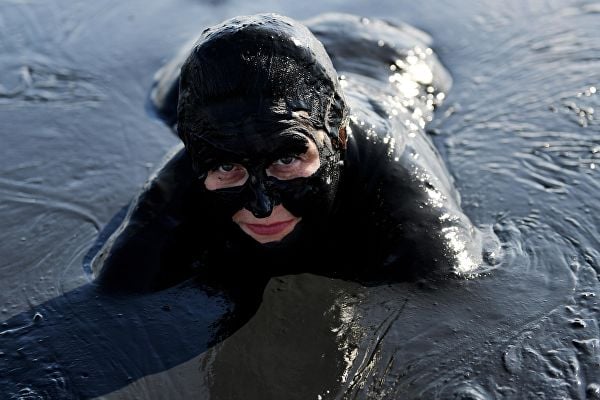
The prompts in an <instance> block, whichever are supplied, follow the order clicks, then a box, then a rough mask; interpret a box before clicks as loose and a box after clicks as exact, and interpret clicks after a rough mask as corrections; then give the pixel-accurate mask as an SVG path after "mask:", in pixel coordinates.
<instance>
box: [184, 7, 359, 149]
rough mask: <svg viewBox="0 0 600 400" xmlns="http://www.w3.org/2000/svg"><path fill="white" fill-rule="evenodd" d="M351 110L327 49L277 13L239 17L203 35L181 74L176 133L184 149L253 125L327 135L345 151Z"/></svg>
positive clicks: (301, 28) (255, 126) (260, 127)
mask: <svg viewBox="0 0 600 400" xmlns="http://www.w3.org/2000/svg"><path fill="white" fill-rule="evenodd" d="M347 116H348V110H347V105H346V102H345V100H344V96H343V92H342V89H341V86H340V83H339V81H338V77H337V73H336V71H335V69H334V67H333V65H332V63H331V60H330V58H329V56H328V55H327V53H326V51H325V49H324V47H323V45H322V44H321V43H320V42H319V41H318V40H317V39H316V37H315V36H314V35H313V34H312V33H311V32H310V31H309V30H308V29H307V28H306V27H305V26H304V25H302V24H300V23H299V22H297V21H294V20H292V19H290V18H288V17H284V16H281V15H277V14H258V15H252V16H241V17H236V18H232V19H230V20H227V21H225V22H223V23H221V24H218V25H215V26H213V27H210V28H208V29H206V30H205V31H204V32H203V33H202V35H201V36H200V38H199V39H198V40H197V42H196V44H195V45H194V47H193V49H192V51H191V53H190V54H189V56H188V58H187V59H186V61H185V62H184V64H183V66H182V68H181V78H180V86H179V101H178V108H177V119H178V123H177V131H178V134H179V136H180V138H181V139H182V140H183V142H184V144H185V145H186V147H187V146H188V145H190V143H194V142H198V140H200V141H208V142H211V141H212V140H211V139H210V137H211V135H212V134H215V133H217V134H218V135H222V134H223V132H230V134H231V135H235V134H236V133H235V132H236V131H239V130H240V129H244V127H245V126H248V125H252V126H253V127H254V128H255V129H257V130H258V129H260V130H261V131H264V130H268V131H272V132H275V131H278V130H281V129H286V128H290V126H293V125H294V124H299V123H301V124H303V125H304V126H306V125H309V126H311V127H312V128H314V129H322V130H324V131H325V132H326V133H327V134H328V135H329V137H330V138H331V141H332V143H333V145H334V147H336V148H338V149H341V148H343V147H344V146H345V125H346V122H347Z"/></svg>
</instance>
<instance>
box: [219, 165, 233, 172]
mask: <svg viewBox="0 0 600 400" xmlns="http://www.w3.org/2000/svg"><path fill="white" fill-rule="evenodd" d="M217 170H219V171H221V172H231V171H232V170H233V164H221V165H219V166H218V167H217Z"/></svg>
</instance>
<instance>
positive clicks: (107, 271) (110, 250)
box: [93, 146, 196, 291]
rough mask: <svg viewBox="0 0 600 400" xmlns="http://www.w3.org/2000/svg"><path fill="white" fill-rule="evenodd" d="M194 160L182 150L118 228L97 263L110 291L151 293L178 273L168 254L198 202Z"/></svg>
mask: <svg viewBox="0 0 600 400" xmlns="http://www.w3.org/2000/svg"><path fill="white" fill-rule="evenodd" d="M195 181H196V179H195V176H194V175H193V172H192V168H191V164H190V160H189V158H188V156H187V153H186V152H185V150H184V149H183V148H182V147H181V146H179V147H178V148H177V149H175V150H174V151H172V152H171V153H170V154H169V156H168V157H167V159H166V161H165V162H164V163H163V165H162V166H161V167H160V168H159V169H158V170H157V172H156V173H155V174H153V176H151V177H150V179H149V180H148V182H147V183H146V185H145V186H144V188H143V189H142V191H141V193H140V194H139V195H138V196H137V198H136V199H135V200H134V201H133V203H132V204H131V206H130V208H129V211H128V213H127V216H126V217H125V219H124V221H123V222H122V223H121V225H120V227H119V228H118V229H117V230H116V232H115V233H113V235H112V236H111V237H110V239H109V240H108V241H107V243H106V244H105V245H104V246H103V248H102V250H101V251H100V252H99V254H98V255H97V256H96V257H95V259H94V261H93V267H94V268H93V269H94V270H95V271H98V270H100V272H99V275H98V279H97V283H98V285H100V286H101V287H102V288H104V289H107V290H122V291H148V290H152V289H155V288H157V287H159V286H161V282H160V280H161V279H164V277H165V276H168V275H169V274H177V273H180V272H181V271H177V270H176V269H177V268H178V267H181V266H178V265H167V264H166V263H164V260H163V259H164V252H165V251H166V248H167V246H168V245H169V241H171V240H172V237H173V235H174V232H175V231H176V230H177V228H178V227H179V226H180V225H181V224H182V223H183V222H184V221H185V220H186V219H187V218H189V214H190V212H191V210H192V208H191V204H192V202H193V198H194V193H195V191H194V182H195Z"/></svg>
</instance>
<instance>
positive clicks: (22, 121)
mask: <svg viewBox="0 0 600 400" xmlns="http://www.w3.org/2000/svg"><path fill="white" fill-rule="evenodd" d="M364 7H365V5H364V4H362V3H358V2H346V3H343V4H342V3H339V2H335V4H333V3H327V2H325V3H324V2H317V3H307V4H301V5H299V4H298V3H297V2H281V1H277V2H263V3H261V4H255V3H244V4H243V5H241V4H237V3H219V5H217V6H215V5H213V4H208V5H207V4H204V3H201V2H195V3H190V2H184V1H181V2H178V1H176V2H175V3H172V2H171V3H169V4H166V3H163V2H160V3H158V2H157V3H154V2H144V4H141V3H137V2H127V3H123V2H109V3H104V4H102V5H90V4H87V3H86V4H80V3H77V2H72V3H68V4H66V3H63V4H61V5H60V7H58V6H57V5H56V4H54V3H52V2H44V3H39V2H16V1H8V2H5V3H3V4H2V5H1V6H0V9H1V10H0V16H1V17H0V32H1V33H2V37H6V38H9V39H7V40H6V41H2V42H0V47H1V48H2V50H3V51H2V52H0V54H1V55H0V69H1V70H2V72H3V74H2V75H1V77H0V83H1V84H2V86H3V88H2V90H1V91H0V92H1V93H3V94H5V96H4V97H2V98H1V99H0V103H1V104H2V107H0V120H1V121H2V124H3V129H2V130H1V131H2V133H1V135H2V140H3V148H4V149H5V151H4V153H3V157H1V158H0V170H1V171H2V180H1V182H0V189H1V190H0V198H1V200H2V201H1V203H2V204H3V205H4V206H3V207H2V208H0V213H1V219H2V221H3V224H4V225H3V229H2V230H1V231H0V235H2V236H1V237H2V240H1V241H0V252H1V253H2V256H3V264H2V267H1V268H0V282H2V283H1V286H2V291H0V298H1V299H2V301H1V302H0V304H1V306H2V309H1V310H0V312H1V314H0V316H2V319H4V320H5V322H6V324H5V325H3V326H2V332H6V333H4V336H2V337H1V339H0V352H2V354H0V370H1V372H0V386H1V387H2V390H1V391H2V393H11V394H16V396H19V395H20V396H26V395H28V394H30V395H32V396H33V395H35V394H38V395H40V396H44V395H48V396H49V397H52V394H55V393H59V394H60V396H58V395H57V396H54V397H53V398H61V396H62V398H86V397H93V396H94V395H98V394H100V393H110V394H108V395H107V396H105V397H106V398H114V399H116V398H121V399H125V398H131V397H133V396H134V395H135V396H139V397H144V398H164V397H173V398H179V397H186V396H187V397H194V396H196V397H199V398H210V396H211V394H212V396H213V397H215V398H219V395H220V394H221V393H227V394H230V395H231V397H234V398H236V397H237V398H248V397H249V396H250V395H249V394H250V393H251V394H253V395H255V396H256V398H261V399H262V398H266V397H269V395H272V396H273V397H276V398H294V396H297V397H296V398H299V399H304V398H318V396H321V397H322V398H324V399H327V398H352V397H353V396H354V397H356V398H363V399H373V398H382V399H388V398H389V399H394V398H398V397H402V398H407V399H411V398H413V399H416V398H440V399H447V398H455V397H463V398H464V397H467V398H515V399H517V398H523V397H531V398H538V397H541V396H542V395H543V396H546V397H547V398H575V399H584V398H586V397H591V398H593V397H594V396H596V394H597V392H598V379H597V376H598V374H597V360H598V356H597V352H596V351H595V348H596V347H595V343H597V339H598V338H599V337H600V333H599V331H598V328H597V321H598V309H599V308H600V305H599V304H598V297H597V294H598V293H599V290H598V289H599V288H598V280H597V272H598V268H599V267H598V266H599V265H600V255H599V254H598V251H597V249H598V248H599V247H600V245H599V239H600V234H599V232H598V226H600V220H599V219H598V212H597V209H598V206H597V204H596V203H597V202H596V199H597V198H598V197H599V196H600V186H599V185H598V181H599V180H598V166H597V165H598V160H599V157H600V156H599V154H600V152H598V151H596V148H597V147H598V145H599V143H600V141H599V127H598V123H597V118H595V116H596V114H597V112H598V111H597V110H598V107H600V101H599V99H600V97H599V96H598V91H597V88H598V86H600V84H599V82H600V75H599V72H598V71H600V69H599V68H598V65H597V55H598V54H599V52H600V48H598V43H600V40H599V38H598V30H597V28H596V27H597V16H598V6H597V4H595V3H589V4H581V3H580V2H575V1H567V2H564V1H561V2H540V1H527V2H516V1H514V2H508V3H506V2H503V3H499V2H492V1H483V2H470V1H461V2H458V3H457V2H452V3H445V2H442V3H437V4H436V5H435V9H434V8H431V5H430V4H426V3H423V4H421V3H415V2H400V3H398V2H397V1H389V2H386V1H382V2H378V3H377V5H376V6H371V5H369V9H365V8H364ZM333 8H336V9H340V10H342V11H347V12H352V13H356V14H362V15H366V16H367V20H366V21H370V20H372V19H373V18H369V17H376V16H379V17H384V18H386V19H389V20H391V21H392V22H394V23H395V24H400V21H404V22H407V23H409V24H412V25H413V26H417V27H420V28H423V29H424V30H425V31H427V32H428V33H430V34H431V35H432V37H433V38H435V42H434V44H433V50H434V51H435V52H436V54H438V55H439V56H440V58H441V60H443V62H444V65H445V66H446V67H447V68H448V69H449V70H450V71H451V73H452V76H453V78H454V82H453V87H452V90H451V91H450V92H449V93H447V96H446V99H445V103H444V104H443V105H442V106H441V109H439V110H438V112H436V117H435V118H434V119H433V121H432V122H431V123H430V125H429V127H428V129H429V131H430V132H431V133H432V134H433V135H435V136H434V137H433V139H434V141H435V143H436V145H437V146H436V147H437V149H438V150H440V152H441V153H442V156H443V158H444V161H445V164H446V165H447V166H448V167H449V169H450V171H451V173H452V175H453V176H454V177H456V185H457V187H458V189H459V192H460V194H461V197H462V206H463V209H464V210H465V212H466V214H467V215H468V216H469V217H470V218H471V219H472V220H473V221H474V222H475V224H476V225H477V226H488V225H489V226H493V227H494V231H495V232H496V233H497V234H498V235H499V237H500V238H501V241H502V243H503V248H504V254H505V255H504V258H503V261H502V263H501V264H500V266H499V267H498V268H497V269H496V270H495V271H494V272H493V273H492V274H490V275H489V276H486V277H484V278H478V279H473V280H469V281H466V282H463V283H460V284H457V283H456V282H455V283H451V284H449V285H439V286H438V285H434V286H424V287H423V286H419V285H414V284H407V283H404V284H395V285H391V286H373V287H362V286H361V285H358V284H355V283H351V282H348V281H344V280H335V279H333V280H332V279H329V278H323V277H320V276H316V275H310V274H306V275H294V276H287V277H282V278H281V280H273V281H271V282H270V283H269V285H268V288H269V290H267V291H265V294H264V297H263V299H262V303H261V306H260V307H259V308H258V311H256V313H251V314H253V315H254V317H252V318H251V319H250V322H249V323H248V324H246V325H244V327H242V328H241V329H239V330H237V332H236V334H235V335H233V336H230V337H229V338H228V339H227V340H225V341H224V342H222V344H221V345H219V346H216V347H214V348H213V349H212V350H209V351H203V347H202V346H201V347H198V348H195V347H194V343H196V344H197V343H200V342H203V340H195V339H196V338H197V337H201V336H202V335H203V334H202V333H201V331H202V329H201V328H202V327H200V326H199V324H198V321H199V318H200V317H199V315H198V314H195V313H201V312H202V311H201V310H199V309H198V307H196V306H194V305H197V304H204V303H203V301H204V300H202V298H203V295H202V290H201V289H200V290H198V289H197V288H193V289H191V290H190V291H189V292H186V293H188V294H189V297H188V296H187V295H186V296H181V295H180V294H181V291H182V290H181V289H180V288H179V289H178V291H177V292H176V293H175V295H174V296H173V298H172V299H171V298H170V297H169V296H170V295H169V294H167V292H159V293H157V294H156V295H155V296H156V297H155V298H156V299H157V300H156V305H155V306H153V305H152V302H151V301H150V300H149V298H147V297H137V296H133V297H130V298H128V299H127V301H126V302H127V303H130V302H131V301H132V300H133V299H137V300H139V301H141V306H140V308H141V309H142V310H146V311H147V312H149V314H148V315H147V316H148V319H144V318H141V319H137V318H131V319H130V318H124V317H121V318H119V317H118V316H117V314H119V313H122V314H123V315H124V316H127V317H129V316H130V315H132V314H131V313H129V312H128V311H123V310H124V309H126V305H122V304H116V305H115V307H114V308H112V307H111V306H110V305H109V303H110V301H109V300H108V299H105V298H103V297H101V296H100V297H97V295H93V296H84V297H81V299H83V300H84V301H83V302H82V303H81V304H84V305H89V307H88V308H86V310H87V311H84V310H82V309H81V308H79V307H78V306H76V304H79V303H78V300H77V299H78V297H77V296H76V295H74V294H71V295H66V293H67V292H69V290H71V289H73V288H76V287H79V286H81V285H84V284H85V283H86V282H88V281H89V280H90V275H88V274H86V273H85V272H84V271H83V270H82V268H81V265H82V260H83V259H87V258H85V255H86V253H87V251H88V249H89V248H90V247H91V246H92V245H93V243H94V241H95V240H96V238H97V236H98V228H97V226H102V227H103V226H105V225H106V224H107V223H108V222H109V220H110V219H111V218H112V216H113V215H115V214H116V213H117V212H118V211H119V210H120V209H122V208H123V207H124V206H126V205H127V203H128V202H129V201H130V199H131V198H132V193H134V192H135V191H136V190H138V189H139V188H140V187H141V186H142V184H143V183H144V182H145V181H146V179H147V177H148V175H149V174H150V173H151V171H152V170H154V169H155V167H156V166H157V163H158V160H160V159H161V157H163V155H164V154H166V153H167V152H168V151H169V149H170V148H171V147H172V146H173V145H174V144H176V143H177V140H176V138H175V137H174V136H173V135H171V136H170V135H169V132H168V129H167V128H166V127H164V125H163V123H162V122H159V121H155V120H152V119H151V118H148V117H147V115H146V114H145V111H146V110H144V108H143V107H142V105H143V104H144V101H145V100H146V96H147V90H148V87H149V85H150V83H151V82H152V76H153V74H154V72H155V71H156V70H157V69H158V68H160V67H161V66H162V65H163V63H164V62H165V58H168V56H169V55H171V54H175V52H176V50H175V49H177V48H178V47H179V46H180V44H181V43H182V42H185V41H186V40H188V39H189V38H190V36H193V35H194V34H196V33H197V32H198V26H208V25H210V24H213V23H215V22H217V21H220V20H223V19H225V18H227V17H232V16H234V15H239V14H248V13H253V12H261V11H264V10H265V9H270V10H274V11H277V12H280V13H282V14H285V15H290V16H291V17H295V18H305V17H311V16H313V15H317V14H319V13H321V12H322V11H325V9H328V10H330V9H333ZM173 21H178V23H177V24H174V23H173ZM405 28H406V29H410V30H411V32H412V31H413V30H412V29H411V28H410V27H407V26H405ZM140 32H142V33H143V35H140ZM321 37H322V36H321ZM382 40H383V41H384V42H385V38H383V39H382ZM378 48H379V47H378V46H373V49H378ZM345 51H348V52H353V49H352V48H345ZM374 51H376V50H374ZM393 62H394V60H389V63H390V64H391V63H393ZM38 66H39V68H38ZM24 67H30V68H31V70H32V71H33V73H31V77H32V80H31V85H30V86H27V84H28V82H30V81H27V80H26V81H22V79H23V78H24V77H25V78H26V75H23V72H22V71H24V70H23V68H24ZM367 69H369V68H367ZM65 74H66V75H67V76H68V77H69V78H68V79H65V80H60V79H59V78H60V77H61V76H62V75H65ZM435 76H440V75H439V74H434V77H435ZM53 77H57V81H54V78H53ZM21 82H25V83H26V84H22V83H21ZM14 89H19V92H18V93H17V91H15V90H14ZM7 93H8V94H9V95H6V94H7ZM12 93H14V94H12ZM71 95H72V96H73V98H76V99H78V100H77V101H70V102H69V101H68V100H67V97H68V96H71ZM10 96H14V97H10ZM44 99H53V101H45V100H44ZM82 100H83V102H81V101H82ZM590 110H592V111H595V113H594V112H591V113H590ZM590 116H591V118H590ZM16 133H18V134H16ZM7 149H9V150H7ZM80 290H82V291H84V289H80ZM90 293H92V292H90ZM53 298H54V299H55V300H53V301H52V302H51V303H44V302H45V301H47V300H49V299H53ZM171 300H173V301H171ZM113 301H116V300H114V299H113ZM177 301H179V303H178V304H179V306H181V307H182V309H187V310H188V311H187V312H183V313H178V312H177V313H175V314H173V315H174V318H173V319H172V320H170V319H168V318H166V317H164V315H166V314H167V313H168V312H169V311H163V310H162V309H161V307H163V306H164V305H165V304H170V306H171V309H177V308H179V306H173V304H174V303H176V302H177ZM136 303H137V301H136ZM230 304H231V303H230ZM188 306H189V308H187V307H188ZM136 307H137V306H136ZM209 308H210V307H209ZM154 310H156V311H154ZM103 313H106V318H102V317H101V314H103ZM162 313H164V314H162ZM217 314H218V313H217ZM38 315H41V316H42V319H41V320H40V317H39V316H38ZM82 316H83V317H82ZM11 317H14V318H12V319H11ZM124 320H125V321H127V320H131V321H134V324H135V330H133V332H134V333H133V334H132V336H133V338H132V339H133V340H132V341H131V342H123V341H122V340H123V338H125V337H128V336H127V334H125V333H124V332H132V331H131V330H130V329H127V323H125V322H123V321H124ZM149 320H153V321H154V323H157V324H159V325H162V324H163V323H164V324H165V325H166V326H169V327H170V328H171V329H175V330H177V332H176V333H174V332H170V333H169V334H167V335H166V337H167V338H168V340H166V341H165V342H166V343H167V344H164V345H163V344H162V342H160V341H158V342H157V341H153V342H152V343H148V342H146V341H144V340H141V338H144V337H147V338H152V337H155V336H156V330H155V329H153V328H152V323H150V322H148V321H149ZM34 321H36V323H35V325H32V324H33V322H34ZM94 321H96V322H94ZM113 321H114V322H113ZM55 322H56V323H58V325H59V326H62V327H63V328H61V329H62V332H64V334H63V335H58V334H57V333H56V332H57V331H56V330H52V329H50V328H49V325H50V324H53V323H55ZM111 323H115V324H121V323H122V325H120V326H123V327H124V328H125V329H123V330H121V329H118V330H112V329H111V328H110V324H111ZM29 325H31V328H30V329H32V330H29V331H27V330H26V329H23V330H19V329H18V328H19V327H24V326H29ZM193 329H200V332H196V331H194V330H193ZM83 331H85V333H84V334H81V335H75V336H74V335H72V333H74V332H83ZM110 332H114V333H115V334H114V335H113V334H111V333H110ZM165 332H166V331H165ZM190 332H192V333H190ZM36 337H37V338H39V339H41V340H42V341H41V342H39V341H38V340H37V339H35V338H36ZM77 337H79V338H81V341H80V342H79V343H78V345H76V346H72V345H70V342H69V340H70V339H69V338H71V339H73V338H77ZM109 338H112V339H109ZM174 338H177V339H180V340H174ZM188 340H189V341H188ZM61 343H65V345H64V350H63V347H61V346H62V345H61ZM177 343H180V344H181V345H182V347H180V348H179V349H174V348H172V347H169V345H168V344H170V345H175V344H177ZM94 344H96V345H97V346H99V349H100V350H99V351H98V352H97V353H94V351H93V350H92V345H94ZM74 348H75V349H81V352H77V353H74V352H73V349H74ZM336 349H337V354H336ZM35 352H38V353H37V355H36V354H35ZM82 354H87V356H86V357H89V359H91V360H93V359H94V358H96V359H97V360H107V362H110V364H111V365H110V370H113V369H114V365H120V366H121V368H120V369H119V371H122V379H120V378H119V379H117V378H115V376H114V375H110V374H109V375H100V374H98V373H93V372H94V371H105V370H108V369H104V367H102V368H97V369H95V370H94V371H86V370H85V368H83V369H82V370H81V371H80V370H79V369H78V368H76V367H75V366H76V362H75V361H77V360H78V359H79V360H86V358H85V357H84V356H82ZM141 354H146V355H149V356H150V358H149V359H148V360H146V361H147V362H139V360H141V359H142V358H143V357H141V356H140V355H141ZM169 354H172V355H173V358H172V359H171V360H172V361H169V362H163V361H164V360H165V359H167V356H168V355H169ZM44 357H46V359H47V360H50V361H49V363H44V361H43V358H44ZM183 360H188V361H183ZM315 360H317V361H315ZM154 362H156V364H155V365H157V366H158V367H157V368H155V369H145V368H143V367H142V366H143V365H151V364H153V363H154ZM48 365H50V366H54V368H53V369H45V368H44V366H48ZM82 365H94V364H93V363H92V364H89V363H88V361H84V362H83V363H82ZM315 365H318V366H319V367H321V366H324V368H323V370H325V371H326V372H324V373H322V374H319V373H318V371H317V368H313V366H315ZM15 369H16V371H15ZM24 369H26V370H27V371H30V372H31V377H33V378H31V379H29V378H27V379H19V378H20V377H23V376H24V375H23V371H24ZM336 369H337V373H336V372H335V370H336ZM5 371H13V373H12V374H11V373H10V372H9V373H5ZM133 371H137V373H133ZM140 374H141V375H144V377H143V378H140V379H138V378H139V377H140ZM128 377H130V378H131V380H128V379H127V378H128ZM123 385H127V386H125V387H123ZM119 387H121V389H119V390H117V389H118V388H119ZM290 387H294V388H298V390H296V391H294V392H292V391H290V389H289V388H290ZM86 393H87V394H86Z"/></svg>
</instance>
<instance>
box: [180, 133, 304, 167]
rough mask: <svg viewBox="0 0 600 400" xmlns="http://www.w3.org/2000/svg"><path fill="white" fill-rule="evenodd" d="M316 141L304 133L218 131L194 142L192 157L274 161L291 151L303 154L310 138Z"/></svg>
mask: <svg viewBox="0 0 600 400" xmlns="http://www.w3.org/2000/svg"><path fill="white" fill-rule="evenodd" d="M312 140H314V139H313V138H312V137H311V136H309V135H307V134H306V133H304V132H298V131H293V130H291V131H290V130H286V131H282V132H238V133H237V134H236V133H226V132H220V133H214V134H211V135H206V136H203V137H201V138H199V140H198V141H195V142H194V143H191V144H190V147H191V149H190V150H191V153H192V156H194V155H195V156H196V157H199V158H200V159H199V160H198V161H200V162H212V161H215V160H230V161H243V160H252V161H261V160H271V161H272V160H273V159H274V158H277V157H278V156H283V155H288V154H290V153H303V152H305V151H306V150H307V149H308V146H309V141H312Z"/></svg>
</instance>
